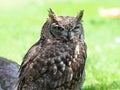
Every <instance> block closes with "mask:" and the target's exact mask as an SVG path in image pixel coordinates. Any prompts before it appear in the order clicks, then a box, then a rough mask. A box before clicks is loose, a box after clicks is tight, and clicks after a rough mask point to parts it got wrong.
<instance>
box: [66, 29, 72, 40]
mask: <svg viewBox="0 0 120 90" xmlns="http://www.w3.org/2000/svg"><path fill="white" fill-rule="evenodd" d="M72 38H73V36H72V33H71V31H68V32H67V39H68V40H72Z"/></svg>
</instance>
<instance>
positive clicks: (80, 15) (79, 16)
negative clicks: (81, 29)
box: [76, 10, 84, 23]
mask: <svg viewBox="0 0 120 90" xmlns="http://www.w3.org/2000/svg"><path fill="white" fill-rule="evenodd" d="M83 13H84V10H81V11H80V12H79V14H78V15H77V17H76V21H77V23H79V22H80V21H81V19H82V17H83Z"/></svg>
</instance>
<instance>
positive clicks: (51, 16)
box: [48, 8, 58, 22]
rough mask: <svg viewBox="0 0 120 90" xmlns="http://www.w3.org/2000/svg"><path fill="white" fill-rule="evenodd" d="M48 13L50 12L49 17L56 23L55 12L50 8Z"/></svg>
mask: <svg viewBox="0 0 120 90" xmlns="http://www.w3.org/2000/svg"><path fill="white" fill-rule="evenodd" d="M48 12H49V17H50V18H51V20H52V21H54V22H57V18H58V17H57V15H56V14H55V13H54V12H53V10H52V9H51V8H50V9H49V10H48Z"/></svg>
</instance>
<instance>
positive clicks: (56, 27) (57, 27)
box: [54, 25, 64, 31]
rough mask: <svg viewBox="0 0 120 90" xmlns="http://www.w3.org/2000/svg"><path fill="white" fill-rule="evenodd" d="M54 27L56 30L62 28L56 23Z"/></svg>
mask: <svg viewBox="0 0 120 90" xmlns="http://www.w3.org/2000/svg"><path fill="white" fill-rule="evenodd" d="M54 29H56V30H61V31H62V30H64V29H63V28H62V27H60V26H58V25H56V26H54Z"/></svg>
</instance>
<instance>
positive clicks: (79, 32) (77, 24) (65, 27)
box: [41, 9, 84, 42]
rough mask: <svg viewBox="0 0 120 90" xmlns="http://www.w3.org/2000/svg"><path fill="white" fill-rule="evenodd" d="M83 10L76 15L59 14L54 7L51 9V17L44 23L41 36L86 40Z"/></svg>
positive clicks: (66, 39) (65, 39)
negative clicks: (54, 10)
mask: <svg viewBox="0 0 120 90" xmlns="http://www.w3.org/2000/svg"><path fill="white" fill-rule="evenodd" d="M82 16H83V10H82V11H80V12H79V13H78V15H77V16H76V17H71V16H57V15H56V14H55V13H54V12H53V10H52V9H50V10H49V18H48V20H47V21H46V23H45V24H44V25H43V28H42V32H41V38H49V39H51V38H55V39H59V40H62V41H68V42H69V41H77V40H81V41H83V40H84V31H83V27H82V23H81V22H82Z"/></svg>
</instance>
